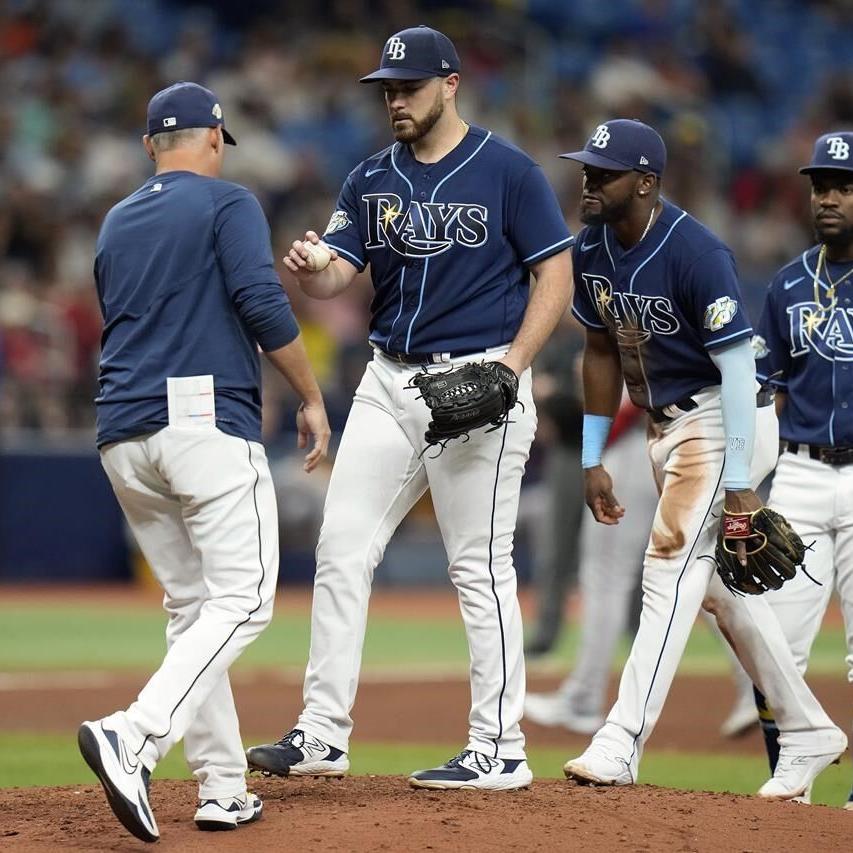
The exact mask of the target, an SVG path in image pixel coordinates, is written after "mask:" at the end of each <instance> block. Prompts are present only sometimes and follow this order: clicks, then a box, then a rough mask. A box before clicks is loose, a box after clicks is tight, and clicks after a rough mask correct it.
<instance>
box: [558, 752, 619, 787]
mask: <svg viewBox="0 0 853 853" xmlns="http://www.w3.org/2000/svg"><path fill="white" fill-rule="evenodd" d="M563 773H565V774H566V778H567V779H574V780H575V781H576V782H580V783H581V784H582V785H633V784H634V777H633V775H632V774H631V768H630V767H629V766H628V762H627V761H625V759H624V758H615V757H614V756H611V755H608V754H606V753H605V752H604V751H603V750H602V749H601V748H598V747H596V746H595V745H590V746H589V747H587V750H586V752H585V753H584V754H583V755H581V756H580V757H578V758H572V759H571V760H570V761H567V762H566V763H565V764H564V765H563Z"/></svg>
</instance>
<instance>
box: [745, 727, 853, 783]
mask: <svg viewBox="0 0 853 853" xmlns="http://www.w3.org/2000/svg"><path fill="white" fill-rule="evenodd" d="M827 740H828V741H829V742H828V743H826V744H822V745H821V752H820V753H819V754H817V755H802V754H796V753H792V752H791V751H790V750H787V749H786V748H785V747H784V746H783V747H782V749H781V750H780V751H779V760H778V762H777V763H776V770H775V771H774V773H773V776H772V777H771V778H770V779H768V780H767V781H766V782H765V783H764V784H763V785H762V786H761V787H760V788H759V789H758V796H759V797H764V798H765V799H768V800H793V799H794V798H795V797H801V796H802V795H803V794H804V793H805V792H806V790H808V788H809V787H810V785H811V783H812V782H814V780H815V779H816V778H817V776H818V774H820V773H821V772H822V771H823V770H826V768H827V767H829V765H830V764H834V763H835V762H836V761H837V760H838V759H839V758H840V757H841V756H842V755H843V754H844V750H846V749H847V736H846V735H845V734H844V732H842V731H841V729H837V730H836V731H835V732H831V733H830V735H829V737H828V738H827Z"/></svg>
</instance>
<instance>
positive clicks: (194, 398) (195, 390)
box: [166, 374, 216, 429]
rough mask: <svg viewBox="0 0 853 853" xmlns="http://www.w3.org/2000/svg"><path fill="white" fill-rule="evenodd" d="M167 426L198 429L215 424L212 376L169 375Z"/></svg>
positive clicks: (167, 381)
mask: <svg viewBox="0 0 853 853" xmlns="http://www.w3.org/2000/svg"><path fill="white" fill-rule="evenodd" d="M166 398H167V400H168V403H169V426H173V427H181V428H182V429H187V428H189V429H199V428H201V427H211V426H215V425H216V403H215V400H214V396H213V376H212V375H211V374H208V375H206V376H169V377H168V378H167V379H166Z"/></svg>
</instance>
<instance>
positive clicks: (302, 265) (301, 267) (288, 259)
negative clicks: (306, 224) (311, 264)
mask: <svg viewBox="0 0 853 853" xmlns="http://www.w3.org/2000/svg"><path fill="white" fill-rule="evenodd" d="M319 242H320V238H319V236H318V235H317V232H316V231H306V232H305V239H304V240H294V241H293V245H292V247H291V249H290V251H289V252H288V253H287V254H286V255H285V256H284V258H282V260H283V261H284V265H285V266H286V267H287V268H288V269H289V270H290V271H291V272H292V273H293V274H294V275H295V276H296V277H297V278H309V277H310V276H312V275H318V274H319V273H320V272H322V270H317V271H315V270H310V269H308V250H307V249H306V248H305V244H306V243H319ZM328 249H329V253H330V254H331V256H332V261H336V260H337V259H338V253H337V252H336V251H335V250H334V249H333V248H332V247H331V246H329V247H328ZM330 263H331V261H330Z"/></svg>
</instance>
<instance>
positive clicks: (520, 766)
mask: <svg viewBox="0 0 853 853" xmlns="http://www.w3.org/2000/svg"><path fill="white" fill-rule="evenodd" d="M532 781H533V774H532V773H531V772H530V768H529V767H528V766H527V761H526V760H525V759H524V758H492V757H491V756H489V755H486V754H485V753H482V752H476V751H475V750H470V749H463V750H462V752H460V753H459V754H458V755H456V756H454V757H453V758H451V759H450V761H448V762H447V763H446V764H442V765H441V767H433V768H432V769H431V770H418V771H417V772H415V773H413V774H412V775H411V776H410V777H409V784H410V785H411V786H412V787H413V788H429V789H432V790H454V789H455V790H467V789H471V790H486V791H512V790H515V789H517V788H527V787H528V786H529V785H530V783H531V782H532Z"/></svg>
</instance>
